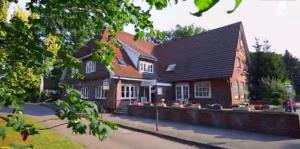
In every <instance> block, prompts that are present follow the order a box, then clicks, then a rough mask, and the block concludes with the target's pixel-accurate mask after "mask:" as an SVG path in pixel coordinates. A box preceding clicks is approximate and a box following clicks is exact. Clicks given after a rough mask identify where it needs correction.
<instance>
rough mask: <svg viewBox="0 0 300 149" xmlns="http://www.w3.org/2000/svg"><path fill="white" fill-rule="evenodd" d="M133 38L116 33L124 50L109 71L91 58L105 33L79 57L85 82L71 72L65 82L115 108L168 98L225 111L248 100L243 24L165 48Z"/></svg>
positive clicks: (90, 98)
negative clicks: (213, 106) (209, 105)
mask: <svg viewBox="0 0 300 149" xmlns="http://www.w3.org/2000/svg"><path fill="white" fill-rule="evenodd" d="M133 38H134V37H133V35H131V34H128V33H126V32H118V33H117V34H116V39H117V41H118V42H119V43H120V45H121V48H115V50H114V52H115V58H114V60H113V63H112V69H107V68H106V67H105V66H104V65H103V64H102V63H101V62H94V61H91V59H90V56H91V53H92V52H93V51H94V50H95V49H96V44H95V40H101V41H104V42H107V40H108V33H107V32H105V31H104V32H102V34H101V35H99V36H98V37H97V38H96V39H93V40H91V41H89V42H88V43H87V44H86V46H84V47H82V48H81V49H80V50H79V51H78V52H77V53H76V57H78V58H79V59H81V60H82V72H83V73H84V76H85V78H84V79H83V80H76V79H73V78H72V77H71V76H70V75H68V73H67V72H65V73H64V75H63V77H62V78H63V82H67V83H69V84H72V85H73V86H74V87H75V88H76V89H78V90H79V91H81V94H82V97H83V98H84V99H86V100H93V101H96V102H97V103H98V104H102V105H103V106H104V108H106V109H109V110H116V109H118V108H122V107H126V106H127V105H128V104H130V103H131V102H134V101H136V100H139V101H142V102H152V103H153V102H155V101H157V100H160V99H162V98H164V99H166V100H169V101H174V100H178V101H190V102H196V103H201V104H211V103H219V104H222V105H223V106H224V107H230V106H232V105H235V104H240V103H243V102H245V98H246V96H245V94H246V92H245V91H246V90H247V89H246V86H247V76H246V74H247V64H248V58H249V56H248V47H247V42H246V39H245V35H244V30H243V26H242V23H240V22H239V23H234V24H231V25H227V26H224V27H221V28H217V29H214V30H210V31H206V32H203V33H200V34H196V35H194V36H192V37H185V38H182V39H176V40H172V41H170V42H167V43H165V44H160V45H156V44H154V43H152V42H148V41H144V40H137V41H135V40H134V39H133Z"/></svg>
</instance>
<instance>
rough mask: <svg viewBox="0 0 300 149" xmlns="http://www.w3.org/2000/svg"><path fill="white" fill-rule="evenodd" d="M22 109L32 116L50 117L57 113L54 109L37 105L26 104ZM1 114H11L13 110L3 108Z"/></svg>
mask: <svg viewBox="0 0 300 149" xmlns="http://www.w3.org/2000/svg"><path fill="white" fill-rule="evenodd" d="M22 108H23V110H24V113H25V114H26V115H30V116H49V115H54V114H55V111H54V110H53V109H50V108H48V107H45V106H41V105H38V106H37V105H36V104H31V103H28V104H24V105H22ZM0 112H1V113H11V112H12V109H10V108H3V109H0Z"/></svg>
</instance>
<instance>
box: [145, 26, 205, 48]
mask: <svg viewBox="0 0 300 149" xmlns="http://www.w3.org/2000/svg"><path fill="white" fill-rule="evenodd" d="M205 31H206V29H204V28H202V27H197V26H194V25H188V26H181V25H179V24H178V25H176V28H175V30H169V31H159V30H156V34H155V36H151V35H150V34H147V38H148V40H150V41H152V42H154V43H159V44H160V43H166V42H168V41H171V40H173V39H179V38H183V37H189V36H193V35H195V34H198V33H201V32H205Z"/></svg>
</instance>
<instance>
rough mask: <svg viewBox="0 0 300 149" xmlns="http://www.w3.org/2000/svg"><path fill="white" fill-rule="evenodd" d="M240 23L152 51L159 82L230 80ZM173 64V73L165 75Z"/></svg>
mask: <svg viewBox="0 0 300 149" xmlns="http://www.w3.org/2000/svg"><path fill="white" fill-rule="evenodd" d="M241 27H242V24H241V22H238V23H235V24H231V25H228V26H224V27H221V28H217V29H214V30H210V31H206V32H203V33H200V34H196V35H194V36H191V37H186V38H181V39H176V40H173V41H170V42H168V43H165V44H161V45H158V46H156V47H155V48H154V55H155V56H156V57H157V59H158V61H157V69H158V70H157V72H158V76H159V78H158V79H159V80H164V81H185V80H196V79H197V80H201V79H203V80H204V79H214V78H227V77H231V76H232V74H233V69H234V61H235V56H236V48H237V43H238V37H239V33H240V28H241ZM170 64H176V67H175V69H174V71H166V69H167V67H168V66H169V65H170Z"/></svg>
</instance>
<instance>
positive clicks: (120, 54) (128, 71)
mask: <svg viewBox="0 0 300 149" xmlns="http://www.w3.org/2000/svg"><path fill="white" fill-rule="evenodd" d="M97 39H98V40H102V41H103V42H107V40H108V32H107V31H104V32H102V35H101V36H97V37H96V38H95V39H93V40H90V41H88V42H87V44H86V45H85V46H83V47H82V48H81V49H80V50H79V51H78V52H76V54H75V56H76V57H77V58H81V57H84V56H87V55H89V54H90V53H92V52H93V51H95V49H96V43H95V40H97ZM116 39H117V40H118V41H120V42H122V43H125V44H126V45H128V46H130V47H131V48H133V49H134V50H136V52H138V53H140V55H141V56H142V57H143V58H148V59H154V60H156V58H155V57H154V56H153V55H152V54H153V48H154V46H155V44H154V43H152V42H147V41H145V40H137V41H135V40H134V36H133V35H131V34H129V33H126V32H118V33H116ZM114 52H115V59H114V60H113V62H112V68H113V72H114V73H115V75H116V76H120V77H129V78H143V75H142V74H141V73H139V71H138V69H137V68H135V66H134V65H133V64H132V62H131V60H130V58H129V56H128V55H127V54H126V52H125V51H124V50H122V49H120V48H117V47H115V51H114ZM121 58H122V59H124V62H125V63H126V65H120V64H119V63H118V59H121Z"/></svg>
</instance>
